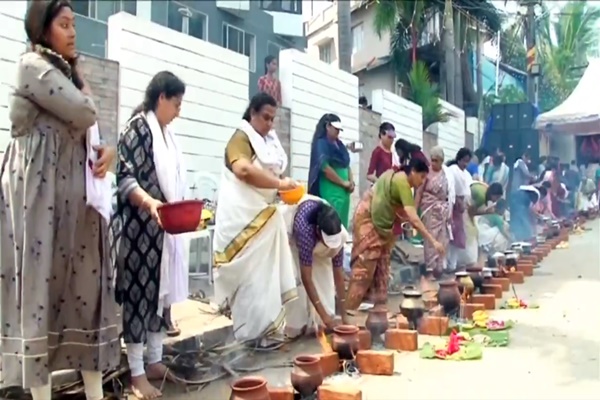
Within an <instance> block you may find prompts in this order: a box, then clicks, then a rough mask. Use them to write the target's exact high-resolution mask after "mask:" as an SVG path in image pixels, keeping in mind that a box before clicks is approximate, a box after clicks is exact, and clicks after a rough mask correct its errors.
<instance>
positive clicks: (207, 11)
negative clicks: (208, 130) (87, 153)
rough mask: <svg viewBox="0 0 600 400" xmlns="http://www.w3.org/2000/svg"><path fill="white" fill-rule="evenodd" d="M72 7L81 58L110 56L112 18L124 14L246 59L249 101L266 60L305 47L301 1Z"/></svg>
mask: <svg viewBox="0 0 600 400" xmlns="http://www.w3.org/2000/svg"><path fill="white" fill-rule="evenodd" d="M72 4H73V8H74V10H75V13H76V14H77V47H78V49H79V51H80V52H81V53H82V54H89V55H94V56H98V57H106V51H107V50H106V43H107V38H108V28H107V21H108V18H109V17H110V16H111V15H113V14H116V13H118V12H121V11H124V12H127V13H129V14H133V15H136V16H138V17H140V18H145V19H147V20H150V21H152V22H155V23H157V24H161V25H163V26H167V27H169V28H171V29H174V30H177V31H180V32H183V33H186V34H189V35H191V36H194V37H197V38H199V39H202V40H206V41H208V42H211V43H214V44H218V45H219V46H223V47H225V48H228V49H230V50H232V51H236V52H238V53H241V54H244V55H246V56H248V63H249V65H248V69H249V71H250V93H249V95H250V96H251V95H253V94H254V93H255V92H256V90H257V87H256V82H257V81H258V78H259V77H260V76H261V75H263V74H264V65H263V63H264V59H265V57H266V56H267V55H274V56H277V55H278V53H279V51H280V50H282V49H288V48H296V49H300V50H304V48H305V47H306V39H305V37H304V31H303V28H304V27H303V24H302V0H259V1H251V0H238V1H236V0H216V1H215V0H213V1H210V0H206V1H202V0H200V1H199V0H196V1H193V0H163V1H149V0H74V1H72Z"/></svg>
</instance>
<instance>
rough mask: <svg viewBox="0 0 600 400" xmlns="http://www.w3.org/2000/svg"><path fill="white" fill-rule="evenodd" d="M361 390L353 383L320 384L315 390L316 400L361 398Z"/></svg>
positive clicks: (359, 399)
mask: <svg viewBox="0 0 600 400" xmlns="http://www.w3.org/2000/svg"><path fill="white" fill-rule="evenodd" d="M362 398H363V397H362V391H361V390H360V389H359V388H357V387H356V386H353V385H348V384H337V385H331V384H328V385H321V386H319V389H318V390H317V400H362Z"/></svg>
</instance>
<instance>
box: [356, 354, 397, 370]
mask: <svg viewBox="0 0 600 400" xmlns="http://www.w3.org/2000/svg"><path fill="white" fill-rule="evenodd" d="M356 364H357V366H358V370H359V371H360V372H361V373H362V374H366V375H393V374H394V352H393V351H377V350H359V351H358V352H357V353H356Z"/></svg>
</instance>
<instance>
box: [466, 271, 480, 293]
mask: <svg viewBox="0 0 600 400" xmlns="http://www.w3.org/2000/svg"><path fill="white" fill-rule="evenodd" d="M467 272H468V274H469V276H470V277H471V280H472V281H473V285H475V290H479V291H481V287H482V285H483V272H482V270H481V269H479V268H467Z"/></svg>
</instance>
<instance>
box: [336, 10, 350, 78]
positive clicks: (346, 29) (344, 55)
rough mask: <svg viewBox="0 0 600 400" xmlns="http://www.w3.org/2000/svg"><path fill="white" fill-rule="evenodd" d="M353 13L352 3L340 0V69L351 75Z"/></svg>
mask: <svg viewBox="0 0 600 400" xmlns="http://www.w3.org/2000/svg"><path fill="white" fill-rule="evenodd" d="M351 13H352V9H351V6H350V1H347V0H346V1H344V0H341V1H339V0H338V2H337V16H338V68H339V69H341V70H342V71H346V72H350V73H352V21H351Z"/></svg>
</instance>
